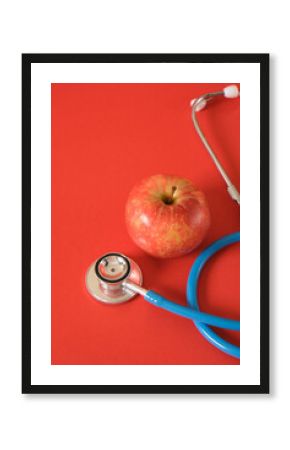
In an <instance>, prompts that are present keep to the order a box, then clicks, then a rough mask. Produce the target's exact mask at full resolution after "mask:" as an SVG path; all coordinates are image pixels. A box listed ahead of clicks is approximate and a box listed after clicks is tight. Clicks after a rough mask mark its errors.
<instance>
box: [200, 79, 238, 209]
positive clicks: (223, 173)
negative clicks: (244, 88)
mask: <svg viewBox="0 0 290 450" xmlns="http://www.w3.org/2000/svg"><path fill="white" fill-rule="evenodd" d="M229 88H231V89H229ZM226 89H227V90H226ZM226 89H225V90H223V91H217V92H212V93H208V94H205V95H201V96H200V97H198V98H197V99H194V100H192V102H191V106H192V110H191V117H192V121H193V124H194V128H195V130H196V132H197V133H198V135H199V137H200V139H201V141H202V143H203V145H204V146H205V148H206V150H207V152H208V154H209V155H210V157H211V159H212V160H213V162H214V164H215V166H216V168H217V169H218V171H219V173H220V174H221V176H222V178H223V179H224V181H225V183H226V185H227V191H228V193H229V195H230V196H231V198H232V199H233V200H235V201H236V202H237V203H238V204H240V194H239V192H238V190H237V188H236V187H235V185H234V184H233V182H232V181H231V179H230V177H229V175H228V174H227V172H226V171H225V169H224V167H223V166H222V164H221V162H220V161H219V159H218V157H217V155H216V154H215V152H214V151H213V149H212V148H211V146H210V144H209V143H208V141H207V139H206V137H205V135H204V133H203V131H202V130H201V128H200V125H199V123H198V120H197V117H196V112H198V111H201V110H202V109H203V108H205V106H206V105H207V103H208V102H209V101H211V100H212V99H214V98H215V97H218V96H223V97H224V96H225V97H228V95H229V94H227V93H230V94H231V96H230V97H229V98H234V97H237V96H238V95H239V94H238V91H237V90H236V89H235V86H228V88H226Z"/></svg>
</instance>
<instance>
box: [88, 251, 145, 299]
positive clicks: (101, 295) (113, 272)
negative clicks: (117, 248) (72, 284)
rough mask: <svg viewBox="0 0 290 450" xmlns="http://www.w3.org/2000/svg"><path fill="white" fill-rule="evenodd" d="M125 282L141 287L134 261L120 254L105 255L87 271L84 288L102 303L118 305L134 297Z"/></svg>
mask: <svg viewBox="0 0 290 450" xmlns="http://www.w3.org/2000/svg"><path fill="white" fill-rule="evenodd" d="M126 282H132V283H134V284H137V285H138V286H142V282H143V279H142V272H141V270H140V268H139V266H138V265H137V264H136V263H135V261H133V260H131V259H130V258H127V257H126V256H124V255H122V254H121V253H107V254H106V255H104V256H102V257H101V258H99V259H97V260H96V261H95V262H94V263H93V264H92V265H91V266H90V267H89V269H88V271H87V275H86V286H87V290H88V291H89V293H90V294H91V295H92V296H93V297H94V298H95V299H96V300H99V301H101V302H104V303H110V304H118V303H123V302H127V301H128V300H131V299H132V298H133V297H135V295H136V292H133V291H131V290H129V289H127V288H126Z"/></svg>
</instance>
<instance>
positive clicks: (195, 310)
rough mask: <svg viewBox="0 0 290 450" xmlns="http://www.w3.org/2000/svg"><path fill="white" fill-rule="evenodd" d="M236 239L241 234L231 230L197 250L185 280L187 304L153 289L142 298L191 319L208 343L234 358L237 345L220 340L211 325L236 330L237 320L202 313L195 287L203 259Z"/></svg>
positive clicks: (238, 323) (237, 354)
mask: <svg viewBox="0 0 290 450" xmlns="http://www.w3.org/2000/svg"><path fill="white" fill-rule="evenodd" d="M239 241H240V233H239V232H237V233H232V234H229V235H227V236H225V237H223V238H221V239H218V240H217V241H215V242H214V243H213V244H211V245H210V246H209V247H207V248H206V249H205V250H203V252H202V253H200V255H199V256H198V257H197V259H196V260H195V262H194V264H193V265H192V267H191V270H190V273H189V277H188V281H187V304H188V306H182V305H179V304H177V303H174V302H172V301H170V300H167V299H166V298H164V297H162V296H161V295H159V294H157V293H156V292H154V291H148V292H147V293H146V294H145V296H144V298H145V299H146V300H147V301H148V302H149V303H151V304H153V305H154V306H157V307H159V308H162V309H165V310H167V311H170V312H172V313H174V314H177V315H179V316H182V317H185V318H187V319H191V320H193V322H194V324H195V326H196V327H197V329H198V330H199V332H200V333H201V334H202V336H203V337H204V338H205V339H206V340H207V341H208V342H210V344H212V345H214V346H215V347H216V348H218V349H219V350H221V351H222V352H224V353H227V354H228V355H231V356H233V357H234V358H240V348H239V347H237V346H235V345H233V344H231V343H230V342H227V341H225V340H224V339H222V338H221V337H220V336H219V335H218V334H217V333H215V332H214V331H213V330H212V329H211V328H210V327H211V326H214V327H218V328H224V329H228V330H235V331H239V330H240V322H239V321H237V320H231V319H225V318H223V317H219V316H214V315H211V314H207V313H203V312H201V311H200V309H199V304H198V295H197V288H198V281H199V277H200V274H201V271H202V269H203V267H204V265H205V264H206V262H207V261H208V260H209V259H210V258H211V257H212V256H213V255H214V254H215V253H217V252H218V251H219V250H221V249H222V248H224V247H227V246H228V245H231V244H234V243H235V242H239Z"/></svg>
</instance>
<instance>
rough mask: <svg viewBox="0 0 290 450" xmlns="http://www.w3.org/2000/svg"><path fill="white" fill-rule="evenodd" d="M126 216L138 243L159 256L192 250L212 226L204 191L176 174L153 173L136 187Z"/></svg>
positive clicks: (130, 195)
mask: <svg viewBox="0 0 290 450" xmlns="http://www.w3.org/2000/svg"><path fill="white" fill-rule="evenodd" d="M125 216H126V225H127V229H128V233H129V235H130V236H131V238H132V239H133V241H134V242H135V244H136V245H138V246H139V247H140V248H141V249H142V250H144V251H145V252H147V253H149V254H150V255H152V256H155V257H159V258H171V257H176V256H181V255H185V254H186V253H189V252H191V251H192V250H194V249H195V248H196V247H197V246H198V245H199V244H200V243H201V242H202V240H203V239H204V237H205V235H206V233H207V231H208V229H209V226H210V212H209V208H208V204H207V201H206V198H205V195H204V194H203V192H201V191H200V190H199V189H197V188H196V187H195V186H194V185H193V183H192V182H191V181H190V180H188V179H186V178H180V177H178V176H173V175H153V176H151V177H149V178H146V179H144V180H142V181H141V182H140V183H138V184H137V185H136V186H135V187H133V189H132V191H131V192H130V194H129V197H128V200H127V203H126V211H125Z"/></svg>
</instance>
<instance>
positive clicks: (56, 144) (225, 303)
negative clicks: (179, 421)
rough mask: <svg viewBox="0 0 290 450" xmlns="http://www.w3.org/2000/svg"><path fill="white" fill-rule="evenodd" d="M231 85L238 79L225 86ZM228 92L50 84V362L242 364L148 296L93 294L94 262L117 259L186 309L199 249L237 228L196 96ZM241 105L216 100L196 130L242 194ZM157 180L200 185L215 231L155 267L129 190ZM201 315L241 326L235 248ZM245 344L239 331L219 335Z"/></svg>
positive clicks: (206, 284)
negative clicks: (132, 233)
mask: <svg viewBox="0 0 290 450" xmlns="http://www.w3.org/2000/svg"><path fill="white" fill-rule="evenodd" d="M226 84H230V83H226ZM226 84H52V91H51V92H52V364H238V363H239V362H238V360H236V359H234V358H232V357H230V356H227V355H225V354H223V353H221V352H220V351H218V350H217V349H215V348H214V347H212V346H211V345H210V344H209V343H208V342H207V341H206V340H205V339H204V338H203V337H202V336H201V335H200V334H199V333H198V331H197V330H196V328H195V326H194V324H193V323H192V322H191V321H189V320H186V319H183V318H180V317H177V316H175V315H172V314H170V313H169V312H165V311H162V310H160V309H157V308H154V307H153V306H152V305H150V304H148V303H147V302H146V301H144V300H143V299H142V298H141V297H139V296H138V297H136V298H135V299H134V300H132V301H131V302H128V303H124V304H122V305H117V306H108V305H104V304H102V303H99V302H97V301H95V300H94V299H93V298H92V297H90V295H89V294H88V293H87V291H86V288H85V273H86V270H87V268H88V266H89V265H90V264H91V263H92V262H93V261H94V260H95V259H97V257H99V256H100V255H102V254H103V253H106V252H108V251H120V252H122V253H124V254H127V255H128V256H129V257H131V258H133V259H135V260H136V261H137V262H138V264H139V265H140V266H141V268H142V271H143V276H144V285H145V286H146V287H147V288H150V289H154V290H156V291H157V292H160V293H161V294H162V295H164V296H166V297H167V298H169V299H172V300H175V301H177V302H179V303H182V304H185V302H186V300H185V289H186V281H187V276H188V272H189V269H190V267H191V265H192V263H193V261H194V260H195V258H196V256H197V254H198V253H199V252H200V250H201V249H202V248H204V247H205V246H207V245H208V244H210V243H211V242H212V241H214V240H215V239H217V238H219V237H221V236H224V235H225V234H227V233H231V232H233V231H237V230H239V208H238V206H237V205H235V204H234V203H233V202H232V201H231V200H230V198H229V196H228V194H227V192H226V189H225V185H224V182H223V181H222V179H221V177H220V175H219V174H218V172H217V171H216V169H215V167H214V165H213V163H212V161H211V159H210V158H209V156H208V154H207V153H206V151H205V149H204V148H203V146H202V144H201V142H200V140H199V138H198V136H197V134H196V132H195V131H194V128H193V124H192V121H191V113H190V107H189V101H190V99H192V98H194V97H197V96H198V95H201V94H203V93H206V92H209V91H214V90H217V89H220V88H223V87H224V86H226ZM239 114H240V110H239V101H238V100H236V99H235V100H224V101H222V100H217V101H215V102H214V103H213V104H212V105H210V106H209V107H208V108H207V110H206V112H205V111H204V112H201V113H199V118H200V123H201V126H202V127H203V129H204V131H205V133H206V136H207V137H208V140H209V142H210V143H211V144H212V145H213V147H214V149H215V150H216V152H217V154H218V156H219V157H220V160H221V161H222V163H223V164H224V166H225V168H226V169H227V170H228V171H229V174H230V176H231V177H232V179H233V181H234V183H236V185H237V186H238V187H239V140H240V134H239V126H240V125H239V124H240V119H239ZM158 173H169V174H174V175H180V176H184V177H187V178H190V179H192V180H193V182H194V183H195V184H196V185H197V186H198V187H199V188H200V189H201V190H203V191H204V192H205V193H206V195H207V198H208V202H209V206H210V210H211V215H212V225H211V228H210V231H209V233H208V236H207V238H206V240H205V241H204V243H203V245H202V246H201V247H200V248H199V249H198V250H197V251H194V252H193V253H192V254H190V255H187V256H185V257H182V258H178V259H172V260H158V259H155V258H152V257H151V256H148V255H146V254H145V253H144V252H143V251H141V250H139V249H138V248H137V247H136V246H135V245H134V243H133V242H132V241H131V240H130V238H129V236H128V234H127V231H126V227H125V223H124V205H125V202H126V199H127V196H128V193H129V191H130V189H131V188H132V186H133V185H134V184H135V183H136V182H138V181H139V180H140V179H141V178H142V177H146V176H150V175H153V174H158ZM199 292H200V305H201V309H202V310H204V311H207V312H209V313H213V314H219V315H222V316H224V317H229V318H233V319H239V303H240V302H239V296H240V280H239V246H238V245H237V244H236V245H234V246H232V247H230V248H227V249H226V250H224V251H223V252H221V253H220V254H219V255H217V256H215V257H214V258H213V259H212V260H211V261H210V262H209V263H208V265H207V266H206V267H205V269H204V271H203V273H202V276H201V282H200V289H199ZM220 333H221V335H222V336H223V337H226V338H229V339H230V340H231V342H233V343H235V344H237V345H238V344H239V334H238V333H235V332H229V331H221V332H220Z"/></svg>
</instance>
